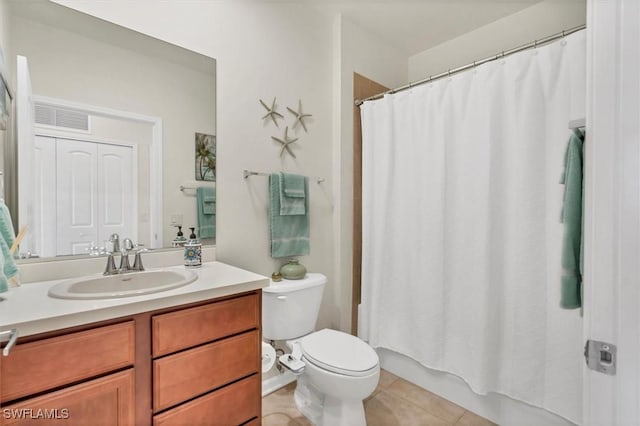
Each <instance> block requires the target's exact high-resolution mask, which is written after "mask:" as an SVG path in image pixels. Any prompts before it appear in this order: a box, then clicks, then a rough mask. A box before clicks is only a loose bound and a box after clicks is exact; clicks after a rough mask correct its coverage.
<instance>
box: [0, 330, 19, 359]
mask: <svg viewBox="0 0 640 426" xmlns="http://www.w3.org/2000/svg"><path fill="white" fill-rule="evenodd" d="M7 341H8V342H9V343H7V346H5V347H4V349H3V350H2V355H4V356H9V351H10V350H11V348H13V347H14V346H15V345H16V342H17V341H18V330H17V329H15V328H14V329H13V330H7V331H2V332H0V342H7Z"/></svg>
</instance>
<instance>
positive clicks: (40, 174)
mask: <svg viewBox="0 0 640 426" xmlns="http://www.w3.org/2000/svg"><path fill="white" fill-rule="evenodd" d="M33 160H34V168H33V180H34V191H33V220H34V223H35V224H36V226H35V229H36V231H37V232H36V233H35V235H34V247H33V248H32V249H31V251H32V252H33V253H37V254H39V255H40V256H43V257H49V256H55V255H56V217H57V212H56V210H57V207H56V206H57V202H56V192H57V188H56V139H55V138H52V137H46V136H36V137H35V147H34V153H33Z"/></svg>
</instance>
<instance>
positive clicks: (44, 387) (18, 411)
mask: <svg viewBox="0 0 640 426" xmlns="http://www.w3.org/2000/svg"><path fill="white" fill-rule="evenodd" d="M134 339H135V326H134V322H133V321H131V320H129V321H125V322H122V323H118V324H112V325H104V326H99V327H95V328H91V329H88V330H82V331H76V332H71V333H66V334H62V335H58V336H53V337H45V338H42V339H37V340H34V341H28V342H26V343H20V342H19V343H18V344H17V345H16V346H15V347H14V348H13V349H12V350H11V352H10V353H9V356H7V357H3V360H2V365H1V366H0V382H1V386H0V389H1V390H0V397H1V399H0V400H1V401H2V409H1V420H0V423H1V424H3V425H22V424H32V423H36V424H37V423H38V422H41V423H42V422H45V423H46V422H54V423H59V424H64V423H69V424H105V425H108V424H134V422H135V418H134V413H135V411H134V409H135V401H134V395H135V376H134V369H133V368H132V367H133V364H134V360H135V352H134ZM9 401H11V402H9ZM96 416H99V417H100V420H99V421H98V422H96V421H95V419H96Z"/></svg>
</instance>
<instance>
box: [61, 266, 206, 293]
mask: <svg viewBox="0 0 640 426" xmlns="http://www.w3.org/2000/svg"><path fill="white" fill-rule="evenodd" d="M196 278H198V276H197V275H196V273H195V272H193V271H189V270H186V269H185V270H156V271H143V272H131V273H127V274H118V275H92V276H88V277H80V278H74V279H70V280H66V281H63V282H61V283H59V284H56V285H54V286H53V287H51V289H49V296H50V297H55V298H58V299H112V298H117V297H131V296H140V295H143V294H149V293H157V292H160V291H166V290H171V289H174V288H177V287H182V286H184V285H187V284H189V283H192V282H194V281H195V280H196Z"/></svg>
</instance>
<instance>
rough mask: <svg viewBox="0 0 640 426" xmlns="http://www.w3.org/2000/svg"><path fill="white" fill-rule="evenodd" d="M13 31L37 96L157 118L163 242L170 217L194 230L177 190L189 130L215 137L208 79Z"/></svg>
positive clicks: (59, 38)
mask: <svg viewBox="0 0 640 426" xmlns="http://www.w3.org/2000/svg"><path fill="white" fill-rule="evenodd" d="M13 26H14V31H13V45H14V53H15V54H16V55H23V56H26V57H27V59H28V61H29V68H30V73H31V81H32V85H33V93H34V94H35V95H39V96H47V97H53V98H59V99H64V100H70V101H75V102H80V103H86V104H90V105H94V106H99V107H108V108H114V109H118V110H123V111H128V112H134V113H138V114H143V115H147V116H157V117H160V118H161V119H162V122H163V132H164V135H163V136H164V137H163V156H164V159H163V169H164V178H163V185H164V191H163V192H164V200H163V202H164V209H163V216H164V220H163V231H164V232H163V237H164V245H165V246H169V245H170V242H171V240H172V239H173V237H174V236H175V232H176V229H175V228H173V227H171V226H169V218H170V215H171V214H172V213H179V214H182V215H183V218H184V224H185V226H197V219H196V208H195V198H194V197H193V196H189V195H185V194H184V193H182V192H180V190H179V186H180V185H181V184H183V183H185V182H189V181H194V179H195V172H194V163H195V160H194V137H195V133H196V132H201V133H209V134H215V93H216V92H215V79H214V78H213V77H212V75H211V74H206V73H204V72H200V71H197V70H195V69H192V68H187V67H184V66H181V65H179V64H176V63H175V62H171V61H167V60H163V59H159V58H157V57H155V56H147V55H144V54H140V53H139V52H137V51H132V50H129V49H127V46H116V45H112V44H108V43H104V42H100V41H97V40H95V39H91V38H88V37H83V36H80V35H78V34H76V33H72V32H69V31H64V30H60V29H57V28H53V27H51V26H48V25H43V24H41V23H37V22H33V21H29V20H25V19H23V18H20V17H16V18H15V19H14V22H13ZM140 214H141V215H142V216H141V217H143V218H144V211H140ZM146 243H147V244H148V243H149V242H148V241H146Z"/></svg>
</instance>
